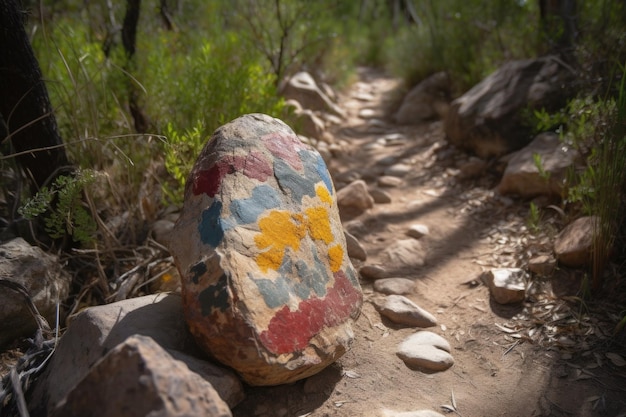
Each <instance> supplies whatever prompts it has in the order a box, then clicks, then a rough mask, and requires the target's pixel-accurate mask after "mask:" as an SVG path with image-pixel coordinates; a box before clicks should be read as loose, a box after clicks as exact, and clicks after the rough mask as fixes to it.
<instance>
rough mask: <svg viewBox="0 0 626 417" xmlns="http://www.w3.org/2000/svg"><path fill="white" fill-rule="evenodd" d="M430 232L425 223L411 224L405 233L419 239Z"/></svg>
mask: <svg viewBox="0 0 626 417" xmlns="http://www.w3.org/2000/svg"><path fill="white" fill-rule="evenodd" d="M429 233H430V230H429V229H428V226H426V225H425V224H412V225H411V226H410V227H409V230H407V232H406V234H407V235H408V236H411V237H412V238H415V239H419V238H421V237H423V236H426V235H428V234H429Z"/></svg>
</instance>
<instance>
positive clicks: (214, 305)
mask: <svg viewBox="0 0 626 417" xmlns="http://www.w3.org/2000/svg"><path fill="white" fill-rule="evenodd" d="M171 251H172V254H173V256H174V259H175V261H176V264H177V266H178V268H179V270H180V273H181V276H182V277H183V278H182V280H183V304H184V310H185V315H186V319H187V323H188V325H189V328H190V330H191V332H192V333H193V334H194V336H195V337H196V340H197V342H198V344H199V345H200V346H201V347H202V348H204V349H205V350H206V351H207V352H208V353H209V354H210V355H212V356H213V357H215V358H217V359H218V360H219V361H221V362H223V363H225V364H226V365H228V366H230V367H232V368H233V369H235V370H236V371H237V372H239V373H240V375H241V376H242V377H243V378H244V379H245V380H246V381H247V382H248V383H250V384H252V385H276V384H281V383H287V382H291V381H295V380H298V379H301V378H304V377H307V376H309V375H312V374H314V373H316V372H319V371H320V370H322V369H323V368H324V367H326V366H327V365H329V364H331V363H332V362H334V361H335V360H336V359H337V358H339V357H340V356H341V355H342V354H343V353H344V352H346V350H347V349H348V348H349V346H350V344H351V342H352V340H353V337H354V336H353V332H352V328H351V323H352V321H353V319H355V318H356V317H357V316H358V314H359V313H360V309H361V305H362V293H361V289H360V286H359V283H358V279H357V274H356V272H355V271H354V268H353V266H352V264H351V263H350V259H349V257H348V253H347V250H346V242H345V237H344V232H343V229H342V226H341V223H340V221H339V214H338V209H337V203H336V199H335V189H334V186H333V184H332V182H331V179H330V175H329V173H328V170H327V169H326V165H325V164H324V161H323V159H322V157H321V156H320V154H319V153H318V152H317V151H315V150H314V149H312V148H309V147H307V146H305V145H303V144H302V143H301V142H300V141H299V140H298V138H297V137H296V135H295V134H294V133H293V131H292V130H291V129H290V128H289V127H288V126H287V125H285V124H284V123H283V122H281V121H280V120H278V119H274V118H271V117H269V116H265V115H261V114H252V115H246V116H242V117H240V118H238V119H236V120H234V121H233V122H231V123H228V124H227V125H224V126H222V127H221V128H220V129H218V130H217V131H216V132H215V133H214V135H213V137H212V138H211V140H210V141H209V142H208V144H207V145H206V146H205V147H204V149H203V150H202V152H201V154H200V156H199V157H198V160H197V161H196V164H195V165H194V167H193V169H192V172H191V174H190V176H189V180H188V182H187V186H186V190H185V203H184V207H183V210H182V213H181V216H180V218H179V220H178V222H177V223H176V226H175V228H174V233H173V236H172V242H171Z"/></svg>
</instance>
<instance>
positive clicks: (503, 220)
mask: <svg viewBox="0 0 626 417" xmlns="http://www.w3.org/2000/svg"><path fill="white" fill-rule="evenodd" d="M395 86H396V81H395V80H393V79H390V78H386V77H385V76H383V75H381V74H376V73H372V72H368V71H365V72H362V73H361V80H360V81H359V82H358V83H356V84H355V85H354V86H353V87H352V90H351V91H349V92H347V94H346V97H345V98H343V99H342V105H343V107H344V108H345V109H346V111H347V112H348V114H349V118H348V120H347V122H346V123H345V124H343V125H341V126H338V127H337V128H336V129H335V130H334V133H335V138H336V140H341V141H344V143H345V144H346V147H345V148H344V151H343V152H340V153H339V154H338V155H337V156H336V157H335V158H334V159H333V160H332V162H331V163H330V170H331V173H333V174H334V176H336V177H337V176H339V174H341V173H345V172H349V171H351V170H352V171H356V172H359V173H360V176H361V177H362V178H363V179H364V180H366V181H367V182H368V184H369V185H373V184H375V183H376V179H377V177H378V175H379V174H380V165H377V164H376V162H377V161H378V160H380V159H382V158H385V157H387V156H390V155H392V156H395V157H397V158H399V159H401V160H402V161H403V162H405V163H410V164H412V165H413V166H414V167H415V170H414V171H412V172H410V173H409V174H407V176H406V177H405V178H404V180H405V181H404V183H403V184H402V185H401V186H399V187H396V188H388V189H386V191H387V192H388V193H389V194H390V195H391V197H392V203H391V204H377V205H376V206H375V207H374V208H373V209H371V210H369V211H368V212H367V213H365V214H363V215H361V216H359V217H358V218H356V219H346V222H345V224H346V226H347V227H348V229H349V230H351V231H352V232H353V233H354V234H355V235H356V236H357V238H358V239H359V241H360V242H361V244H362V245H363V246H364V247H365V249H366V250H367V252H368V259H367V261H366V263H367V264H376V263H378V262H380V255H381V252H382V251H383V250H384V249H385V248H386V247H388V246H389V245H390V244H391V243H393V242H395V241H397V240H398V239H404V238H406V235H405V232H406V230H407V229H408V228H409V226H410V225H411V224H415V223H421V224H425V225H427V226H428V227H429V229H430V234H429V235H427V236H425V237H423V238H422V241H423V243H424V246H425V247H426V248H427V256H426V264H425V265H424V266H423V267H419V268H414V269H412V270H410V271H397V275H394V276H398V277H403V278H410V279H413V280H414V281H415V291H414V292H413V293H412V294H409V295H408V297H409V298H411V299H412V300H413V301H415V302H416V303H417V304H418V305H420V306H421V307H422V308H425V309H426V310H428V311H429V312H431V313H432V314H434V315H435V316H436V317H437V319H438V326H437V327H434V328H431V329H429V330H432V331H434V332H435V333H438V334H440V335H442V336H443V337H445V338H446V339H447V340H448V341H449V342H450V344H451V345H452V355H453V357H454V359H455V365H454V366H453V367H452V368H450V369H449V370H447V371H444V372H440V373H430V374H429V373H424V372H421V371H418V370H411V369H409V368H408V367H407V366H406V365H405V364H404V363H403V362H402V361H401V360H400V359H399V358H398V357H397V356H396V354H395V352H396V348H397V346H398V344H399V343H400V342H401V341H402V340H403V339H404V338H405V337H407V336H408V335H410V334H412V333H413V332H415V331H416V329H412V328H404V327H401V326H395V325H393V324H392V323H390V322H388V321H387V320H386V319H381V317H380V315H379V314H378V313H377V312H376V311H375V309H374V308H373V305H372V303H371V299H372V297H374V296H375V293H374V291H373V290H372V283H371V282H368V281H363V282H362V284H363V291H364V294H365V303H364V307H363V312H362V314H361V316H360V318H359V320H358V321H357V323H356V326H355V334H356V340H355V343H354V345H353V347H352V349H351V350H350V351H349V352H348V353H347V354H346V355H345V356H343V357H342V358H341V359H340V360H339V361H338V362H337V363H336V364H334V365H333V366H331V367H329V368H327V369H326V370H324V371H323V372H321V373H320V374H318V375H315V376H313V377H311V378H308V379H307V380H305V381H299V382H297V383H294V384H291V385H287V386H280V387H268V388H252V387H248V388H247V389H246V395H247V398H246V400H245V401H244V402H243V403H242V404H240V405H239V406H238V407H236V408H235V409H234V410H233V413H234V415H235V416H255V415H258V416H308V415H310V416H385V415H393V412H408V411H416V410H423V409H430V410H434V411H437V412H440V413H442V414H446V413H447V412H448V413H454V414H457V415H459V416H463V417H478V416H620V415H622V416H626V366H621V367H620V366H616V365H614V364H613V363H612V362H611V361H610V360H607V356H606V353H607V352H610V351H613V352H615V351H616V349H618V348H619V346H618V347H616V345H615V344H614V343H612V342H611V341H610V340H609V339H608V338H603V341H599V339H598V338H597V337H596V336H595V335H590V336H585V337H582V336H580V331H578V333H577V337H572V338H568V337H567V336H562V339H558V337H557V336H555V333H554V329H552V328H549V327H546V326H548V325H549V324H550V320H543V321H539V322H538V321H536V320H535V321H533V320H532V318H529V316H528V314H527V313H528V311H529V309H532V304H533V303H532V302H533V301H537V300H543V301H542V302H543V303H544V304H543V305H544V306H545V307H544V309H545V310H549V309H551V308H554V306H555V305H558V303H557V302H556V301H555V302H554V303H553V302H552V301H546V297H545V296H543V297H542V296H537V297H536V298H533V299H532V300H531V301H529V302H526V303H525V304H523V305H517V306H501V305H498V304H497V303H495V302H494V301H493V300H492V299H491V298H490V295H489V291H488V289H487V287H485V286H484V285H483V284H482V283H481V282H480V274H481V273H482V272H483V271H484V270H485V269H487V268H491V267H500V266H514V265H515V264H516V263H518V264H519V263H520V261H519V260H520V259H524V253H525V251H528V250H531V251H533V250H534V251H535V252H542V251H543V252H549V251H550V249H549V247H550V242H549V241H548V240H549V235H550V233H549V230H548V232H546V233H544V234H543V237H541V236H539V237H533V236H531V235H530V234H529V233H528V231H527V230H526V228H525V226H524V225H525V223H526V219H527V212H528V202H522V201H516V200H512V199H507V198H501V197H500V196H498V195H497V194H496V193H494V192H493V188H494V186H495V185H496V184H497V180H498V179H497V174H496V175H494V174H490V173H486V174H485V175H484V176H482V177H481V178H478V179H473V180H466V181H462V180H459V179H458V170H457V169H456V168H455V161H459V160H464V158H467V157H466V156H465V155H463V154H462V153H461V152H459V151H457V150H454V149H452V148H450V147H448V145H447V144H446V143H445V141H444V135H443V132H442V126H441V123H440V122H433V123H429V124H424V125H422V126H418V127H401V126H394V125H393V124H389V123H379V122H377V121H372V119H371V118H367V119H363V118H359V117H358V116H357V115H358V114H359V112H360V111H362V110H363V109H369V110H371V111H369V113H370V114H369V115H368V116H370V117H371V116H374V117H376V116H380V117H381V119H382V118H383V115H384V108H385V106H386V105H388V104H389V103H388V101H389V99H390V96H391V91H392V90H393V88H394V87H395ZM363 92H366V93H370V94H372V95H373V100H369V101H360V100H358V99H356V98H353V97H354V96H355V95H356V93H363ZM351 97H352V98H351ZM362 114H363V113H362ZM398 133H399V134H402V135H404V137H406V140H399V141H397V144H394V143H392V142H393V140H391V141H388V143H387V146H383V147H377V148H374V149H372V148H369V147H368V146H367V145H368V144H370V143H372V142H376V141H377V140H380V138H383V137H391V138H392V139H393V138H394V135H395V134H398ZM389 135H392V136H389ZM395 137H398V136H397V135H396V136H395ZM542 239H543V240H542ZM529 248H530V249H529ZM361 265H363V263H356V264H355V266H356V267H357V268H358V267H360V266H361ZM387 267H390V266H389V265H387ZM579 278H580V273H579V272H577V271H564V270H558V271H557V272H556V273H555V275H554V277H552V278H551V279H549V280H547V281H544V282H543V287H546V288H549V289H550V297H553V298H557V299H558V298H559V297H563V296H565V297H567V296H570V297H571V296H575V295H576V294H577V290H578V285H579ZM555 280H558V282H556V281H555ZM536 287H537V286H536ZM561 307H562V306H561ZM535 310H536V309H535ZM562 311H563V310H562ZM565 311H566V312H567V311H569V310H565ZM556 318H559V317H556ZM572 320H575V319H572V318H570V321H572ZM591 321H592V322H593V320H591ZM572 323H573V322H572ZM596 324H597V326H596V327H595V329H596V334H598V333H599V334H601V335H602V334H604V335H605V336H606V333H607V332H606V331H605V332H604V333H602V330H601V329H600V327H602V326H600V324H601V323H600V320H598V321H597V323H596ZM609 324H610V323H609ZM614 324H615V322H613V325H614ZM572 326H574V327H576V324H575V323H574V324H571V323H570V327H572ZM590 326H592V325H590ZM579 327H580V326H579ZM591 328H593V327H591ZM546 329H547V330H552V333H550V332H549V331H547V330H546ZM561 330H563V329H561ZM541 332H543V333H542V334H543V335H544V336H542V337H537V335H538V334H539V333H541ZM564 334H565V335H566V334H567V333H564ZM550 335H551V336H550ZM531 336H533V337H531ZM555 338H556V340H557V341H560V343H555V342H554V341H555ZM563 338H564V339H563ZM581 340H582V342H581ZM622 346H623V345H622ZM623 353H624V352H621V354H622V355H623ZM624 357H626V356H624ZM445 405H447V406H448V407H447V409H446V408H445V407H444V408H442V406H445ZM454 406H456V407H454ZM453 408H456V411H454V410H452V409H453Z"/></svg>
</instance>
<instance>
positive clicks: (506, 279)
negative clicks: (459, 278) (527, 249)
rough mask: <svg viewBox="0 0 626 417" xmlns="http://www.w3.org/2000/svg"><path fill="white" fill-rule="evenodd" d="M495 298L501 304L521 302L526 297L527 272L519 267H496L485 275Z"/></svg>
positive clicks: (484, 277) (485, 279) (486, 282)
mask: <svg viewBox="0 0 626 417" xmlns="http://www.w3.org/2000/svg"><path fill="white" fill-rule="evenodd" d="M483 279H484V281H485V284H486V285H487V286H488V287H489V291H490V292H491V295H492V296H493V299H494V300H496V301H497V302H498V303H500V304H511V303H519V302H521V301H524V298H526V280H527V277H526V272H524V270H523V269H519V268H494V269H492V270H490V271H487V272H486V273H485V274H484V275H483Z"/></svg>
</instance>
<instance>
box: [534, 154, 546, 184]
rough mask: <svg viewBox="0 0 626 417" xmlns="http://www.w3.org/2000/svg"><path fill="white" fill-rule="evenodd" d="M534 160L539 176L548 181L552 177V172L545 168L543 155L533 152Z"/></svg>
mask: <svg viewBox="0 0 626 417" xmlns="http://www.w3.org/2000/svg"><path fill="white" fill-rule="evenodd" d="M533 162H534V163H535V167H537V171H539V177H540V178H541V179H542V180H544V181H548V180H549V179H550V173H549V172H547V171H546V170H545V169H544V168H543V162H542V161H541V155H540V154H538V153H533Z"/></svg>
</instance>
